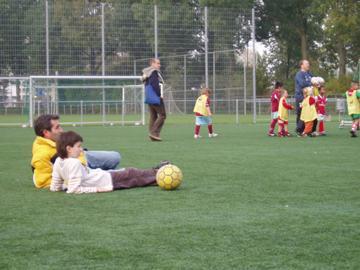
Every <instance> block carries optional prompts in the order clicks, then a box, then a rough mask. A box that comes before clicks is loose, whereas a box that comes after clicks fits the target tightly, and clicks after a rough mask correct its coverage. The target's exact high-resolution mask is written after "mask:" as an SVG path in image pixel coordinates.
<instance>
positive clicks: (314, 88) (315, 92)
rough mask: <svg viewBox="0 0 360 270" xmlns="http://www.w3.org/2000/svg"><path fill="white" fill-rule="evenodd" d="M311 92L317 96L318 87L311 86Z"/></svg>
mask: <svg viewBox="0 0 360 270" xmlns="http://www.w3.org/2000/svg"><path fill="white" fill-rule="evenodd" d="M313 94H314V97H317V96H318V95H319V88H317V87H316V86H313Z"/></svg>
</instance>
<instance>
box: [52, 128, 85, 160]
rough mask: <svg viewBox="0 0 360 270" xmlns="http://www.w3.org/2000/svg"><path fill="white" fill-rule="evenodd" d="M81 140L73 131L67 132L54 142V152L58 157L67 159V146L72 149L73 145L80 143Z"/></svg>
mask: <svg viewBox="0 0 360 270" xmlns="http://www.w3.org/2000/svg"><path fill="white" fill-rule="evenodd" d="M82 141H83V138H82V137H81V136H80V135H79V134H77V133H76V132H74V131H67V132H63V133H61V134H60V137H59V139H58V140H57V141H56V151H57V154H58V156H59V157H61V158H67V157H68V153H67V151H66V147H67V146H71V147H73V146H74V145H75V143H77V142H82Z"/></svg>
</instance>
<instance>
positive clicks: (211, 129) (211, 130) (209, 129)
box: [208, 124, 213, 134]
mask: <svg viewBox="0 0 360 270" xmlns="http://www.w3.org/2000/svg"><path fill="white" fill-rule="evenodd" d="M208 131H209V134H213V126H212V124H209V125H208Z"/></svg>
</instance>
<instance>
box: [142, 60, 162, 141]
mask: <svg viewBox="0 0 360 270" xmlns="http://www.w3.org/2000/svg"><path fill="white" fill-rule="evenodd" d="M149 64H150V66H149V67H147V68H145V69H143V76H142V79H143V82H144V83H145V86H147V85H151V86H152V89H153V90H154V92H155V94H156V95H157V96H158V97H159V98H160V104H148V105H149V113H150V120H149V137H150V139H151V140H152V141H162V139H161V137H160V132H161V129H162V127H163V125H164V123H165V119H166V111H165V105H164V101H163V93H162V92H163V91H162V88H163V86H164V80H163V77H162V75H161V72H160V67H161V65H160V60H159V59H157V58H152V59H151V60H150V63H149Z"/></svg>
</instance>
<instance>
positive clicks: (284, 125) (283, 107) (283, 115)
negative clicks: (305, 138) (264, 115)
mask: <svg viewBox="0 0 360 270" xmlns="http://www.w3.org/2000/svg"><path fill="white" fill-rule="evenodd" d="M287 97H288V92H287V91H286V90H284V91H283V94H282V97H281V98H280V101H279V117H278V125H279V132H278V137H285V136H286V137H290V136H291V134H290V133H289V131H288V121H289V110H293V109H294V107H293V106H292V105H290V104H288V103H287V101H286V99H287Z"/></svg>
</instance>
